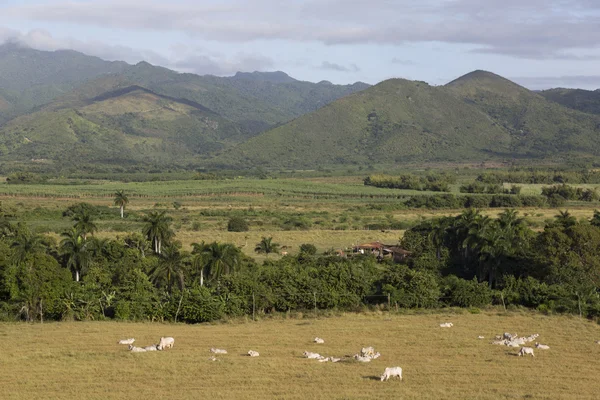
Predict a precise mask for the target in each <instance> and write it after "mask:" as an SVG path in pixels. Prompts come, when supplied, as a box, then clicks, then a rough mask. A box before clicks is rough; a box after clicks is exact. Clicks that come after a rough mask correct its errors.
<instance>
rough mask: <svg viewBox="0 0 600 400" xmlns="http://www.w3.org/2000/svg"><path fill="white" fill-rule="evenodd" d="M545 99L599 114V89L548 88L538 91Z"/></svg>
mask: <svg viewBox="0 0 600 400" xmlns="http://www.w3.org/2000/svg"><path fill="white" fill-rule="evenodd" d="M539 94H540V95H541V96H543V97H544V98H545V99H546V100H550V101H553V102H555V103H558V104H560V105H562V106H565V107H569V108H572V109H574V110H578V111H581V112H584V113H588V114H596V115H600V89H596V90H583V89H562V88H558V89H549V90H543V91H541V92H539Z"/></svg>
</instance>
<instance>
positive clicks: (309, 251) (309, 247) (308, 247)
mask: <svg viewBox="0 0 600 400" xmlns="http://www.w3.org/2000/svg"><path fill="white" fill-rule="evenodd" d="M300 253H302V254H306V255H309V256H314V255H315V254H317V247H316V246H315V245H314V244H311V243H303V244H301V245H300Z"/></svg>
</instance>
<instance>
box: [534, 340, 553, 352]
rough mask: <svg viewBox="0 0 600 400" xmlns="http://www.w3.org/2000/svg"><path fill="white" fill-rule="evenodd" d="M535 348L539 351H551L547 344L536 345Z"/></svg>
mask: <svg viewBox="0 0 600 400" xmlns="http://www.w3.org/2000/svg"><path fill="white" fill-rule="evenodd" d="M535 347H537V348H538V349H542V350H548V349H550V346H548V345H545V344H539V343H537V342H536V343H535Z"/></svg>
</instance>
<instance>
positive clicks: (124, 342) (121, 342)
mask: <svg viewBox="0 0 600 400" xmlns="http://www.w3.org/2000/svg"><path fill="white" fill-rule="evenodd" d="M133 342H135V339H134V338H131V339H122V340H119V344H133Z"/></svg>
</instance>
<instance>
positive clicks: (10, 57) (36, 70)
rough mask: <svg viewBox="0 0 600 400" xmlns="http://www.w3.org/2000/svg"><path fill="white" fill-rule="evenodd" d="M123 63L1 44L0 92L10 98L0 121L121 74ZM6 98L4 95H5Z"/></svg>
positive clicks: (1, 111)
mask: <svg viewBox="0 0 600 400" xmlns="http://www.w3.org/2000/svg"><path fill="white" fill-rule="evenodd" d="M127 66H128V65H127V64H126V63H124V62H109V61H104V60H102V59H100V58H98V57H91V56H87V55H84V54H82V53H78V52H76V51H71V50H59V51H53V52H50V51H40V50H34V49H31V48H27V47H22V46H20V45H17V44H14V43H7V44H4V45H0V91H1V92H0V95H2V93H4V94H7V93H8V96H9V97H10V98H11V102H10V103H11V106H10V110H9V109H2V108H0V113H1V114H2V115H0V123H1V122H2V117H4V118H3V119H4V120H6V119H8V117H11V116H13V115H15V114H18V113H22V112H25V111H27V110H29V109H31V108H33V107H36V106H39V105H42V104H46V103H48V102H50V101H52V100H53V99H55V98H56V97H58V96H60V95H61V94H63V93H66V92H68V91H70V90H72V89H74V88H75V87H77V86H78V85H79V84H81V83H82V82H85V81H87V80H89V79H93V78H96V77H98V76H100V75H104V74H111V73H121V72H123V71H125V69H126V68H127ZM2 97H5V98H6V96H5V95H2Z"/></svg>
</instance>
